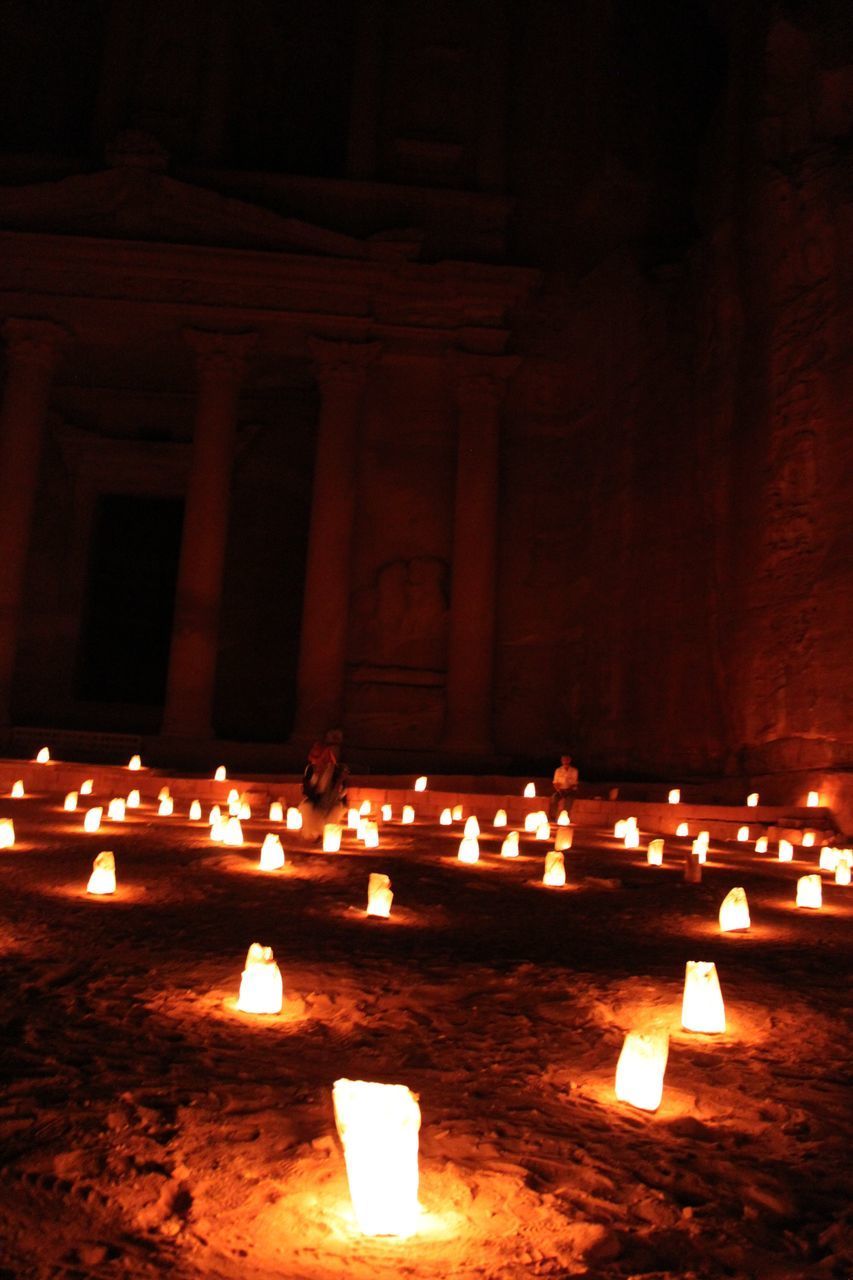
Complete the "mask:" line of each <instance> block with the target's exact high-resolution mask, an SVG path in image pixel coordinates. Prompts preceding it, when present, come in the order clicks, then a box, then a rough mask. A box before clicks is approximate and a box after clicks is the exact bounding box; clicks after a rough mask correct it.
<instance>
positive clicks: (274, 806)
mask: <svg viewBox="0 0 853 1280" xmlns="http://www.w3.org/2000/svg"><path fill="white" fill-rule="evenodd" d="M270 822H284V806H283V805H282V803H281V801H280V800H273V801H272V803H271V804H270Z"/></svg>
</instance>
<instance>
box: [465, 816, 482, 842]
mask: <svg viewBox="0 0 853 1280" xmlns="http://www.w3.org/2000/svg"><path fill="white" fill-rule="evenodd" d="M479 834H480V824H479V822H478V821H477V818H476V816H475V815H474V814H473V813H472V814H471V816H470V817H469V818H466V819H465V830H464V832H463V835H465V836H467V837H468V838H469V839H471V840H476V839H477V836H478V835H479Z"/></svg>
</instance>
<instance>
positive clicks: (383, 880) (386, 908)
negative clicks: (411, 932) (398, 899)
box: [367, 871, 394, 920]
mask: <svg viewBox="0 0 853 1280" xmlns="http://www.w3.org/2000/svg"><path fill="white" fill-rule="evenodd" d="M393 901H394V895H393V893H392V892H391V879H390V877H389V876H385V875H383V874H382V872H381V871H371V873H370V876H369V878H368V881H367V914H368V915H369V916H382V917H383V919H386V920H387V918H388V917H389V916H390V914H391V903H392V902H393Z"/></svg>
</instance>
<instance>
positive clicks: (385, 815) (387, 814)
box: [382, 804, 414, 822]
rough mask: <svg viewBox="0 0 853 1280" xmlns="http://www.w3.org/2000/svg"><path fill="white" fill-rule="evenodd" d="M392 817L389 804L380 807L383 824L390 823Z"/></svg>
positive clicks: (392, 813)
mask: <svg viewBox="0 0 853 1280" xmlns="http://www.w3.org/2000/svg"><path fill="white" fill-rule="evenodd" d="M412 812H413V813H414V810H412ZM393 817H394V810H393V809H392V808H391V805H390V804H383V806H382V821H383V822H390V821H391V819H392V818H393Z"/></svg>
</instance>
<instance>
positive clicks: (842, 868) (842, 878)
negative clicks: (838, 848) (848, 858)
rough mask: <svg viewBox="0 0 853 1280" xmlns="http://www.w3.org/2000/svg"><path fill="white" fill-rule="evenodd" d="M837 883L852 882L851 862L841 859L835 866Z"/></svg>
mask: <svg viewBox="0 0 853 1280" xmlns="http://www.w3.org/2000/svg"><path fill="white" fill-rule="evenodd" d="M835 883H836V884H838V885H848V884H849V883H850V863H849V862H845V861H843V860H842V859H839V861H838V863H837V865H836V868H835Z"/></svg>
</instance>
